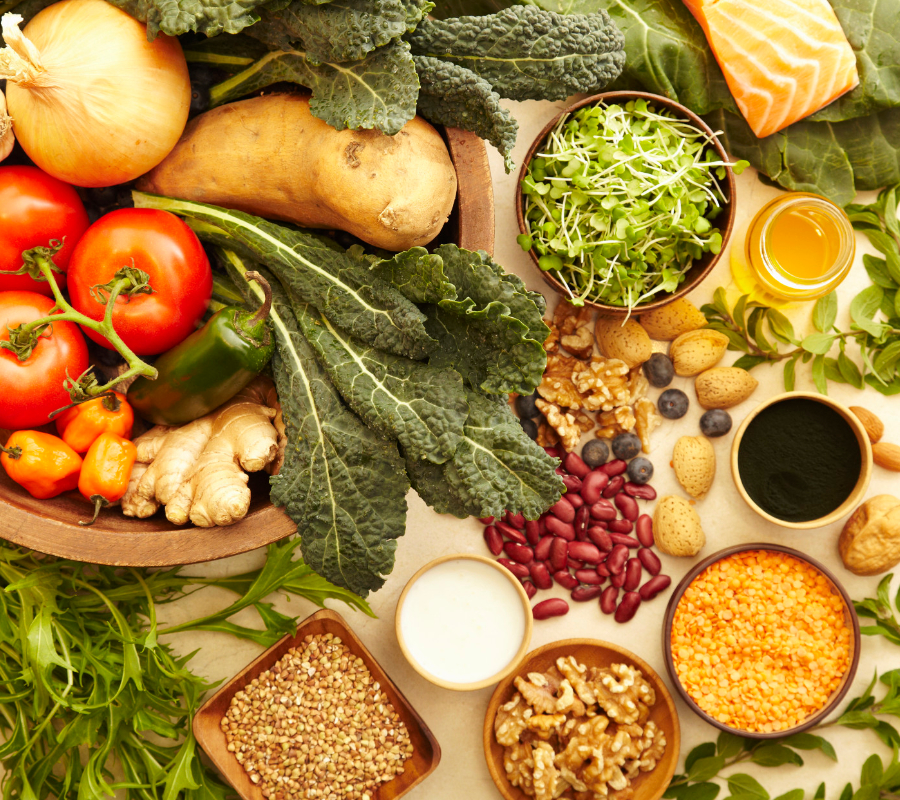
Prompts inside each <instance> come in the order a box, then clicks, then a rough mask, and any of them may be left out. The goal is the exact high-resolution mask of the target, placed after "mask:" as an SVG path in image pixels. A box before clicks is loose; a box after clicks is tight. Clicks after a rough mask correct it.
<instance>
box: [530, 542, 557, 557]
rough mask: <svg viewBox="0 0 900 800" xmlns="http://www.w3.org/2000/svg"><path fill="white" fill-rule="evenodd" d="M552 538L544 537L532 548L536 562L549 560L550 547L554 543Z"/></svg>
mask: <svg viewBox="0 0 900 800" xmlns="http://www.w3.org/2000/svg"><path fill="white" fill-rule="evenodd" d="M555 541H556V539H554V538H553V537H552V536H545V537H544V538H543V539H541V540H540V541H539V542H538V543H537V544H536V545H535V546H534V558H535V560H536V561H546V560H547V559H548V558H550V545H552V544H553V542H555Z"/></svg>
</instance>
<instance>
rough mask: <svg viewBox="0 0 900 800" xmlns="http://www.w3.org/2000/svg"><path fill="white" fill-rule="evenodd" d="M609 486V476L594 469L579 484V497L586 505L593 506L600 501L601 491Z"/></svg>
mask: <svg viewBox="0 0 900 800" xmlns="http://www.w3.org/2000/svg"><path fill="white" fill-rule="evenodd" d="M608 485H609V475H607V474H606V473H605V472H600V470H599V469H595V470H594V471H593V472H592V473H591V474H590V475H588V476H587V477H586V478H585V479H584V480H583V481H582V482H581V496H582V497H583V498H584V502H585V503H587V504H588V505H593V504H594V503H596V502H597V501H598V500H599V499H600V495H601V493H602V492H603V490H604V489H605V488H606V487H607V486H608Z"/></svg>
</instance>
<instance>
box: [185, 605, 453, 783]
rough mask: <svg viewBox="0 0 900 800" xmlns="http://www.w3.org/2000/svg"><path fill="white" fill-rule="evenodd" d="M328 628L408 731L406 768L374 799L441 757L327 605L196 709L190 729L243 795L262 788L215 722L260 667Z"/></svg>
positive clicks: (416, 778)
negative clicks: (361, 665) (377, 686)
mask: <svg viewBox="0 0 900 800" xmlns="http://www.w3.org/2000/svg"><path fill="white" fill-rule="evenodd" d="M324 633H330V634H332V635H334V636H338V637H340V639H341V641H342V642H343V643H344V644H345V645H346V646H347V647H348V648H349V649H350V651H351V652H352V653H353V655H355V656H357V657H358V658H361V659H362V660H363V662H365V665H366V667H367V668H368V670H369V672H371V673H372V677H373V678H374V679H375V680H376V681H377V682H378V683H379V684H381V688H382V689H383V690H384V693H385V694H386V695H387V696H388V698H389V699H390V701H391V704H392V705H393V706H394V709H395V710H396V711H397V714H398V715H399V716H400V719H402V720H403V722H404V723H405V725H406V728H407V730H408V731H409V738H410V741H411V742H412V745H413V748H414V750H413V754H412V756H411V757H410V758H409V759H408V760H407V761H406V762H404V766H405V769H404V771H403V772H402V773H401V774H400V775H398V776H397V777H396V778H394V779H393V780H391V781H388V782H387V783H382V784H380V785H379V787H378V788H377V789H375V790H374V791H373V792H372V800H396V798H398V797H402V796H403V795H404V794H406V793H407V792H408V791H409V790H410V789H412V788H413V787H414V786H417V785H418V784H420V783H421V782H422V781H424V780H425V778H427V777H428V776H429V775H430V774H431V773H432V772H434V770H435V769H437V765H438V764H439V763H440V760H441V748H440V745H439V744H438V743H437V740H436V739H435V738H434V734H432V732H431V731H430V730H429V729H428V726H427V725H426V724H425V723H424V722H423V720H422V718H421V717H420V716H419V715H418V714H417V713H416V711H415V709H413V707H412V706H411V705H410V704H409V701H408V700H407V699H406V697H404V696H403V693H402V692H401V691H400V690H399V689H398V688H397V687H396V686H395V685H394V682H393V681H392V680H391V679H390V678H389V677H388V675H387V673H386V672H385V671H384V670H383V669H382V668H381V666H380V665H379V664H378V662H377V661H376V660H375V657H374V656H373V655H372V654H371V653H370V652H369V651H368V650H367V649H366V646H365V645H364V644H363V643H362V642H361V641H360V640H359V638H358V637H357V636H356V634H355V633H353V631H352V630H351V629H350V628H349V627H348V625H347V623H346V622H345V621H344V619H343V618H342V617H341V615H340V614H338V613H336V612H334V611H331V610H328V609H325V610H322V611H317V612H316V613H315V614H313V615H312V616H310V617H307V618H306V619H305V620H303V622H301V623H300V624H299V625H298V626H297V633H296V634H294V635H293V636H285V637H284V638H283V639H282V640H281V641H279V642H278V643H277V644H274V645H273V646H272V647H270V648H269V649H268V650H266V651H265V652H264V653H263V654H262V655H261V656H259V658H257V659H256V660H254V661H252V662H251V663H250V664H248V665H247V666H246V667H244V669H242V670H241V671H240V672H239V673H238V674H237V675H235V676H234V677H233V678H232V679H231V680H230V681H228V683H226V684H225V685H224V686H223V687H222V688H221V689H219V691H217V692H216V693H215V694H214V695H213V696H212V697H210V698H209V700H207V701H206V702H205V703H204V704H203V705H202V706H201V707H200V709H199V710H198V711H197V713H196V714H194V722H193V726H192V727H193V730H194V736H195V737H196V738H197V742H198V743H199V744H200V746H201V747H202V748H203V749H204V750H205V751H206V754H207V755H208V756H209V757H210V760H211V761H212V762H213V764H215V766H216V769H218V770H219V772H221V773H222V775H223V776H224V777H225V779H226V780H227V781H228V782H229V783H230V784H231V785H232V786H233V787H234V790H235V791H236V792H237V793H238V795H239V796H240V797H241V798H242V800H264V798H263V795H262V789H261V788H260V787H259V786H257V785H256V784H254V783H252V782H251V780H250V778H249V776H248V775H247V773H246V772H244V768H243V767H242V766H241V765H240V764H239V763H238V761H237V759H236V758H235V757H234V755H233V754H232V753H229V752H228V749H227V742H226V739H225V734H224V733H223V732H222V729H221V728H220V727H219V723H220V721H221V720H222V718H223V717H224V716H225V713H226V712H227V710H228V707H229V705H230V704H231V699H232V698H233V697H234V695H235V694H237V693H238V692H239V691H241V689H243V688H244V687H245V686H246V685H247V684H248V683H250V681H252V680H253V679H254V678H257V677H258V676H259V674H260V673H261V672H264V671H265V670H267V669H269V668H270V667H271V666H272V665H273V664H275V662H277V661H278V660H279V659H280V658H281V657H282V656H283V655H284V654H285V653H287V651H288V650H289V649H290V648H292V647H298V646H302V643H303V638H304V637H305V636H308V635H310V634H313V635H316V634H319V635H320V634H324Z"/></svg>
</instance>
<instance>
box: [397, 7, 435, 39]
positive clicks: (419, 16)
mask: <svg viewBox="0 0 900 800" xmlns="http://www.w3.org/2000/svg"><path fill="white" fill-rule="evenodd" d="M400 1H401V2H402V3H403V7H404V8H405V9H406V32H407V33H412V32H413V31H414V30H415V29H416V28H417V27H418V26H419V23H420V22H421V21H422V20H423V19H425V17H427V16H428V15H429V14H430V13H431V12H432V11H433V10H434V3H432V2H431V0H400Z"/></svg>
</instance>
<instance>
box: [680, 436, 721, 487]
mask: <svg viewBox="0 0 900 800" xmlns="http://www.w3.org/2000/svg"><path fill="white" fill-rule="evenodd" d="M672 467H673V468H674V469H675V477H676V478H678V482H679V483H680V484H681V485H682V487H683V488H684V490H685V491H686V492H687V493H688V494H689V495H690V496H691V497H695V498H697V499H698V500H699V499H700V498H701V497H703V496H704V495H705V494H706V493H707V492H708V491H709V487H710V486H712V482H713V478H715V476H716V451H715V450H713V446H712V445H711V444H710V442H709V439H706V438H705V437H702V436H682V437H681V438H680V439H679V440H678V441H677V442H675V450H674V451H673V452H672Z"/></svg>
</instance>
